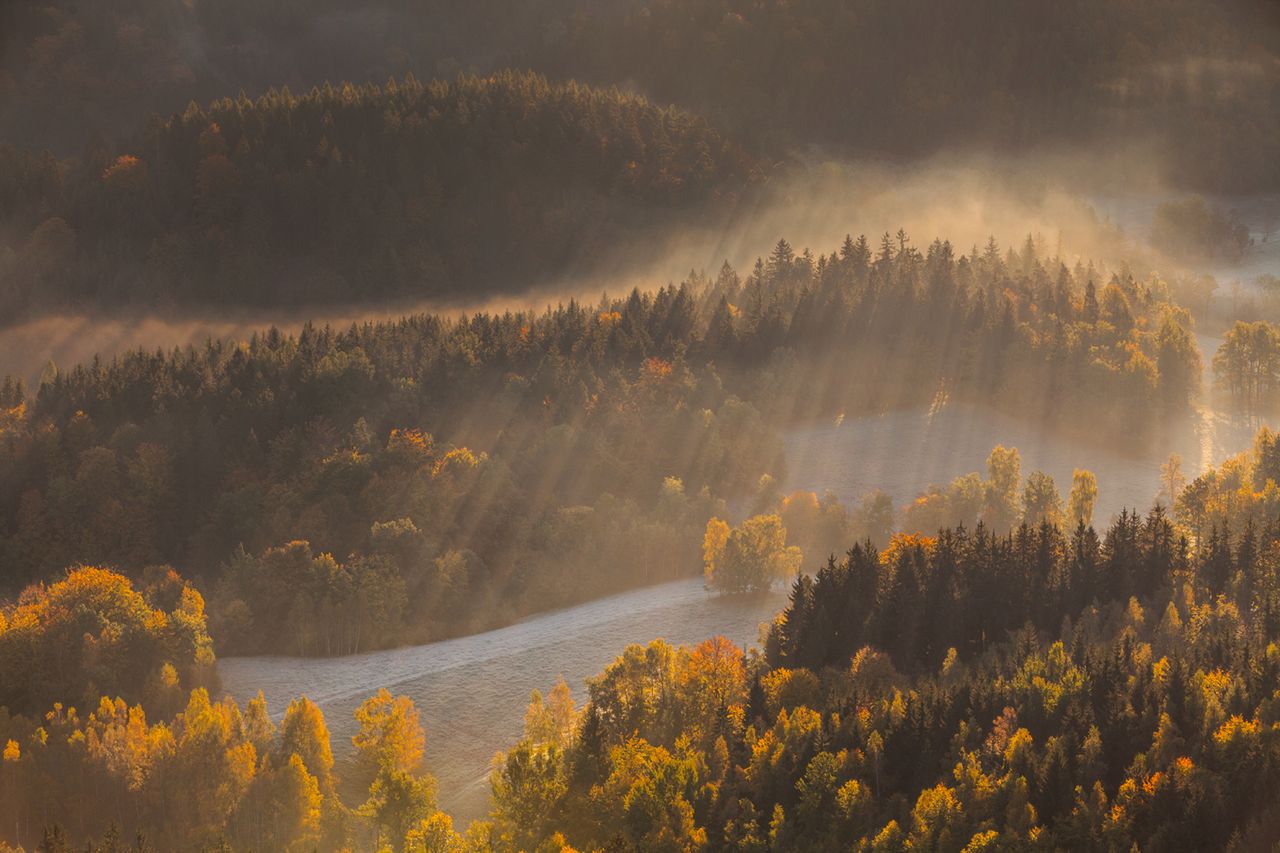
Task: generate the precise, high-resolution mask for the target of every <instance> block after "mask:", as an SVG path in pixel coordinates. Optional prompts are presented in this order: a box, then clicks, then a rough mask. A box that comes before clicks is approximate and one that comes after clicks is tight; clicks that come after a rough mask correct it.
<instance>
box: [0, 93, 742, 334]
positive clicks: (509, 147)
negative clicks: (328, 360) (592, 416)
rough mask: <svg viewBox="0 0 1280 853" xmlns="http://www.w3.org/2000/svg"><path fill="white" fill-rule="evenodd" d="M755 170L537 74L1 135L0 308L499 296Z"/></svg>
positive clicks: (640, 113) (679, 130)
mask: <svg viewBox="0 0 1280 853" xmlns="http://www.w3.org/2000/svg"><path fill="white" fill-rule="evenodd" d="M756 177H757V173H756V167H755V165H754V162H753V161H752V159H751V158H749V157H748V156H747V155H746V154H745V153H743V151H742V150H741V149H739V148H738V147H736V146H734V145H733V144H731V143H729V142H727V141H726V140H725V139H724V138H722V137H721V136H720V135H719V134H718V133H717V132H716V131H714V130H713V129H712V128H711V127H709V126H708V125H707V123H706V122H704V121H702V120H701V119H699V118H697V117H695V116H693V115H690V114H688V113H686V112H683V111H680V110H676V109H664V108H661V107H658V106H655V105H654V104H652V103H650V102H648V101H647V100H645V99H643V98H640V97H637V96H633V95H627V94H622V93H619V92H618V91H616V90H609V91H604V90H598V89H592V88H588V87H584V86H578V85H575V84H567V85H554V84H551V83H549V82H547V81H546V80H545V79H544V78H542V77H539V76H537V75H534V74H516V73H502V74H499V75H497V76H493V77H487V78H475V77H466V78H458V79H457V80H456V81H455V82H452V83H444V82H434V83H419V82H417V81H415V80H414V79H412V78H408V79H406V80H403V81H401V82H392V83H389V84H387V85H386V86H373V85H369V86H352V85H344V86H339V87H330V86H326V87H324V88H323V89H317V90H313V91H311V92H310V93H308V94H305V95H302V96H295V95H293V94H290V93H289V92H288V90H282V91H273V92H271V93H269V94H267V95H265V96H263V97H261V98H259V99H257V100H249V99H248V98H239V99H235V100H232V99H226V100H221V101H217V102H214V103H212V104H211V105H209V106H207V107H200V106H195V105H192V106H191V107H189V108H188V109H187V110H186V111H185V112H184V113H182V114H181V115H174V116H172V117H171V118H168V119H159V118H157V119H153V120H152V121H151V122H150V123H149V125H148V126H147V128H146V130H145V131H144V132H142V133H140V134H138V135H136V136H135V137H133V138H132V140H131V141H130V142H128V143H125V144H122V145H120V146H118V147H116V148H108V147H106V146H97V147H93V148H91V149H90V150H89V152H88V153H87V154H86V155H85V156H84V157H83V158H81V159H80V160H78V161H75V162H74V163H71V164H70V165H67V164H60V163H58V162H57V161H56V160H54V159H53V158H52V157H51V156H49V155H34V154H33V153H31V152H29V151H24V150H21V149H16V148H0V188H3V189H4V190H5V191H4V192H0V198H2V199H3V200H0V221H2V222H3V223H4V226H3V228H4V230H3V231H2V232H0V233H7V235H8V243H9V249H10V251H9V252H8V253H4V252H3V251H0V282H3V281H6V280H7V282H8V285H7V286H5V287H3V288H2V289H0V294H3V297H2V298H3V302H4V304H3V305H0V307H4V308H7V309H9V310H10V311H11V312H14V313H18V312H22V311H39V310H42V309H44V308H49V307H57V306H59V305H63V304H72V305H75V306H77V307H84V306H86V305H87V306H92V305H95V304H106V305H110V306H111V307H120V306H127V305H130V304H134V303H140V302H141V303H145V304H147V305H149V306H154V305H157V304H159V305H164V304H171V305H176V306H197V305H208V304H230V305H236V306H261V305H280V304H286V303H292V302H303V303H306V302H312V303H315V302H358V301H362V300H368V299H372V298H387V297H400V298H421V297H426V296H458V295H460V294H465V295H469V296H476V295H489V294H494V293H501V292H503V291H504V289H505V288H506V287H508V286H509V285H511V284H512V283H513V282H516V283H518V284H519V285H520V286H524V287H527V286H529V285H531V284H536V283H537V282H538V281H539V280H540V279H541V278H542V277H544V276H547V275H551V274H555V273H558V272H561V271H562V270H563V269H564V268H565V266H566V265H567V264H568V263H569V261H570V259H571V258H573V257H580V256H590V255H592V254H593V253H594V252H595V251H596V250H598V249H603V248H604V247H610V246H613V245H615V244H617V243H619V242H621V240H622V238H623V237H636V236H640V235H642V234H643V233H644V229H645V228H646V227H647V226H649V225H652V224H654V223H655V222H657V221H663V222H664V223H666V222H669V221H670V220H671V218H672V217H673V216H677V215H679V213H680V212H681V211H702V210H704V209H705V207H706V205H714V204H716V203H721V202H728V201H730V200H732V199H733V198H735V197H736V196H737V195H738V194H739V193H740V192H742V190H743V189H744V188H745V187H747V186H748V185H749V184H750V183H751V182H752V181H753V180H754V179H755V178H756ZM5 266H7V267H8V269H7V271H6V270H5Z"/></svg>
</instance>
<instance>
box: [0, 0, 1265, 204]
mask: <svg viewBox="0 0 1280 853" xmlns="http://www.w3.org/2000/svg"><path fill="white" fill-rule="evenodd" d="M1278 59H1280V7H1278V6H1277V4H1275V3H1274V2H1271V0H1167V2H1159V3H1152V2H1140V0H1128V2H1114V0H1074V2H1070V3H1027V2H1023V0H987V2H983V3H980V4H972V3H942V4H940V3H936V2H932V0H906V2H900V3H883V2H880V0H852V2H850V0H790V2H780V0H765V2H758V0H650V2H639V0H609V2H602V0H536V2H527V3H516V4H511V3H503V2H498V0H477V2H471V3H449V2H445V0H371V2H368V3H362V4H360V5H359V7H358V8H353V7H352V6H351V4H347V3H341V2H338V0H307V2H296V0H289V2H286V0H267V2H261V0H190V2H187V3H172V2H168V0H129V2H120V3H108V4H100V3H99V4H95V3H77V2H73V0H10V2H8V3H6V4H3V7H0V138H9V139H12V140H14V141H16V142H22V143H24V144H31V145H34V146H35V147H37V148H40V147H44V146H54V147H55V148H57V149H59V150H60V151H61V153H63V154H68V153H76V152H78V151H79V150H80V149H81V147H82V146H83V145H84V143H85V142H86V141H87V139H88V138H89V137H90V135H91V134H93V133H102V134H106V135H107V136H109V137H113V138H119V137H120V136H121V135H123V134H127V133H128V132H129V131H130V129H131V128H133V127H135V126H136V125H137V124H138V123H139V122H141V121H142V120H143V119H144V118H145V116H146V115H148V114H149V113H151V112H160V113H168V112H172V111H173V110H177V109H181V108H182V106H183V105H185V103H186V102H187V101H188V100H189V99H192V98H194V99H196V100H208V99H210V98H214V97H220V96H223V95H227V94H234V93H236V92H238V91H240V90H242V89H243V90H245V91H247V92H249V93H250V94H255V93H260V92H264V91H266V90H267V89H268V88H270V87H272V86H282V85H286V84H287V85H291V86H293V87H294V89H295V90H299V89H300V88H310V87H311V86H314V85H319V84H321V83H323V81H325V80H353V81H355V82H357V83H366V82H379V83H380V82H382V81H384V80H386V79H387V78H388V77H389V76H393V75H394V76H403V75H404V74H406V73H410V72H411V73H414V74H416V75H418V76H419V77H421V78H424V79H425V78H429V77H440V76H444V77H449V78H452V77H453V76H455V75H456V74H457V73H458V72H459V71H462V72H468V73H480V74H488V73H493V72H494V71H495V70H498V69H500V68H503V67H520V68H532V69H534V70H537V71H539V72H542V73H545V74H548V75H550V76H552V77H554V78H556V79H570V78H576V79H579V80H585V81H589V82H591V83H593V84H597V85H625V86H627V87H629V88H634V89H635V90H637V91H640V92H643V93H645V94H646V95H648V96H649V97H652V98H654V99H655V100H660V101H662V102H664V103H676V104H680V105H682V106H685V107H687V108H689V109H692V110H697V111H700V112H702V113H704V114H706V115H708V116H710V117H711V118H712V119H713V120H714V121H715V122H717V123H718V124H719V125H721V126H723V127H724V128H726V129H728V132H730V133H732V134H733V135H734V136H735V138H738V139H740V140H742V141H745V142H747V143H748V144H751V145H753V146H756V147H757V150H760V151H769V152H770V153H771V154H773V155H778V154H781V153H785V152H786V151H787V150H789V149H790V148H791V147H793V146H797V145H799V146H806V145H813V144H819V145H824V146H830V147H832V148H834V149H836V150H840V151H845V152H851V153H853V154H855V155H865V154H867V153H874V154H876V155H880V156H890V157H894V158H911V157H916V156H920V155H923V154H928V153H931V152H934V151H940V150H943V151H947V150H954V149H955V148H956V147H958V146H963V145H966V144H975V145H980V146H988V147H996V148H998V149H999V150H1001V151H1008V152H1024V151H1027V150H1036V149H1043V148H1054V147H1063V146H1080V145H1082V144H1085V145H1090V146H1093V147H1094V148H1095V153H1096V150H1098V149H1100V151H1101V152H1102V153H1105V154H1111V153H1114V152H1115V151H1116V150H1117V149H1120V148H1127V147H1137V148H1138V149H1139V150H1140V152H1141V156H1142V162H1143V163H1147V164H1149V163H1152V162H1159V161H1167V163H1166V165H1167V168H1166V170H1165V171H1166V177H1167V178H1168V179H1169V180H1170V181H1171V182H1173V183H1176V184H1178V185H1179V186H1182V187H1195V188H1197V189H1204V190H1217V191H1224V192H1225V191H1236V190H1247V191H1256V190H1257V189H1258V188H1260V187H1270V188H1275V187H1276V186H1278V185H1280V166H1277V163H1280V160H1277V158H1276V157H1275V156H1274V154H1275V142H1274V140H1275V139H1276V137H1277V134H1278V133H1280V125H1278V122H1280V108H1278V106H1280V61H1278ZM1224 127H1230V128H1231V132H1230V133H1223V132H1222V128H1224ZM1104 159H1105V158H1103V157H1094V158H1092V159H1091V161H1090V162H1091V165H1092V169H1093V171H1094V172H1095V173H1096V172H1097V171H1098V170H1099V169H1101V168H1103V166H1104V163H1103V162H1102V161H1103V160H1104ZM1095 177H1096V174H1095Z"/></svg>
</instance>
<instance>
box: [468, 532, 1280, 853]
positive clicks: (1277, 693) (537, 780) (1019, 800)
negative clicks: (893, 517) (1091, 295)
mask: <svg viewBox="0 0 1280 853" xmlns="http://www.w3.org/2000/svg"><path fill="white" fill-rule="evenodd" d="M1256 535H1257V538H1252V537H1241V538H1240V539H1239V541H1238V542H1236V543H1235V544H1234V546H1232V547H1228V546H1226V545H1223V544H1222V543H1218V544H1216V545H1211V546H1207V547H1206V548H1201V549H1189V548H1188V545H1187V543H1186V541H1185V540H1179V539H1178V538H1177V534H1176V532H1175V531H1174V529H1173V528H1172V527H1171V525H1170V523H1169V521H1168V520H1167V519H1166V518H1165V517H1163V515H1162V514H1160V513H1158V512H1156V513H1152V514H1151V515H1149V516H1148V517H1147V518H1145V519H1139V518H1138V517H1136V516H1126V517H1122V518H1121V519H1119V520H1118V521H1117V522H1116V523H1115V524H1114V525H1113V526H1112V527H1111V529H1110V530H1108V531H1107V532H1106V534H1105V536H1103V537H1101V539H1100V538H1099V537H1098V536H1097V535H1096V534H1095V533H1094V531H1093V530H1092V529H1091V528H1084V527H1081V528H1079V529H1078V530H1077V531H1076V532H1075V533H1074V534H1072V533H1070V532H1069V531H1064V530H1062V529H1060V528H1056V527H1053V526H1050V525H1047V524H1046V525H1043V526H1041V527H1040V528H1039V529H1032V528H1029V527H1023V528H1022V529H1021V530H1020V531H1018V532H1015V533H1014V534H1011V535H1010V536H1008V537H993V536H991V535H990V534H987V533H986V532H984V531H983V530H982V529H981V528H979V529H977V530H975V531H973V532H967V531H964V530H962V529H953V530H944V531H941V532H940V533H939V534H938V535H937V536H936V537H928V538H923V537H903V538H900V539H897V540H895V541H894V543H893V545H892V546H891V547H890V548H888V549H886V550H885V551H883V552H877V551H876V549H874V548H870V547H862V546H859V547H856V548H854V549H853V550H852V551H851V552H850V553H849V555H848V558H847V559H846V560H845V561H843V562H841V563H834V562H833V563H832V564H830V565H829V566H828V567H826V568H825V569H823V570H822V571H821V572H819V574H818V575H817V578H816V579H815V580H811V579H809V578H807V577H806V578H802V579H801V580H799V581H797V582H796V584H795V585H794V587H793V593H792V600H791V603H790V604H789V605H788V607H787V608H786V610H785V611H784V612H783V613H782V614H780V615H779V617H778V618H777V620H776V621H775V623H774V625H773V627H772V628H771V630H770V634H769V640H768V643H767V649H766V652H765V654H764V655H758V654H755V653H748V654H744V653H743V651H742V650H741V649H738V648H737V647H735V646H733V645H732V644H729V643H727V642H725V641H724V640H723V639H721V640H716V641H709V642H707V643H704V644H702V645H700V646H698V647H697V648H694V649H674V648H672V647H670V646H668V645H667V644H665V643H663V642H662V641H660V640H659V641H655V642H653V643H651V644H650V645H649V646H647V647H642V646H632V647H630V648H629V649H627V651H626V652H625V653H624V654H623V655H622V656H621V657H619V658H618V659H617V661H615V662H614V663H613V664H612V665H611V666H610V667H608V668H607V669H606V670H605V672H604V673H602V674H601V675H600V676H598V677H597V678H595V679H592V680H591V681H590V682H589V693H590V701H589V703H588V704H587V705H586V707H585V708H583V709H582V711H581V712H580V713H579V715H578V716H577V717H576V722H575V724H574V725H573V726H571V727H569V728H568V734H567V735H566V734H564V733H563V732H564V728H563V727H562V728H560V729H555V728H549V727H547V726H545V725H540V724H537V723H539V721H540V720H541V719H542V718H543V714H542V712H541V711H540V708H541V705H542V703H541V702H540V701H536V702H535V704H534V705H533V706H531V710H530V717H529V719H530V720H531V721H532V724H531V725H529V726H528V729H527V731H526V735H525V737H524V738H523V739H522V740H521V741H520V742H519V743H518V744H517V745H516V746H515V747H514V748H513V749H512V750H510V751H509V752H508V753H507V754H506V755H505V757H504V760H503V762H502V763H500V764H499V765H498V766H497V768H496V770H495V774H494V781H493V791H494V799H493V813H492V822H493V823H492V830H491V831H492V838H493V841H494V844H495V846H496V847H497V848H498V849H510V850H515V849H525V850H529V849H537V848H538V847H539V845H544V844H545V845H547V846H549V847H550V848H551V849H558V848H559V847H560V846H561V845H562V844H565V843H567V844H569V845H572V846H573V847H574V848H576V849H598V848H599V849H606V848H607V849H620V850H651V849H673V850H675V849H679V850H701V849H730V850H752V851H767V850H849V849H854V850H864V851H907V850H936V851H962V850H963V851H980V850H1039V849H1045V850H1056V849H1089V850H1115V851H1127V850H1130V849H1132V848H1133V847H1135V846H1136V847H1138V848H1139V849H1142V850H1153V851H1157V850H1158V851H1166V850H1188V851H1190V850H1204V849H1234V850H1253V849H1267V848H1268V847H1269V846H1270V845H1271V844H1273V843H1274V842H1275V841H1276V839H1277V834H1278V833H1280V827H1277V825H1276V821H1275V819H1274V815H1273V814H1272V809H1271V804H1272V803H1273V802H1274V797H1275V796H1276V793H1277V788H1278V786H1280V737H1278V734H1280V711H1278V709H1280V704H1277V703H1278V702H1280V650H1278V649H1277V646H1276V645H1275V642H1274V637H1275V632H1276V628H1277V626H1276V624H1275V620H1274V609H1273V608H1274V603H1268V602H1273V601H1274V595H1275V592H1276V590H1277V585H1276V582H1275V571H1274V568H1275V565H1276V563H1277V558H1278V556H1280V550H1278V549H1280V539H1277V530H1276V528H1275V526H1274V525H1273V526H1271V527H1270V528H1268V529H1267V530H1266V531H1259V532H1256ZM1224 561H1225V563H1226V565H1227V566H1228V567H1229V571H1228V572H1227V573H1226V574H1223V572H1222V571H1221V568H1220V564H1222V563H1223V562H1224ZM1245 586H1252V587H1253V588H1254V590H1255V593H1254V595H1253V596H1247V595H1246V596H1244V597H1243V598H1242V597H1241V595H1240V589H1241V588H1242V587H1245ZM1264 587H1265V588H1266V589H1267V590H1268V591H1267V592H1266V593H1265V594H1264V593H1262V592H1261V589H1262V588H1264Z"/></svg>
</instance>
